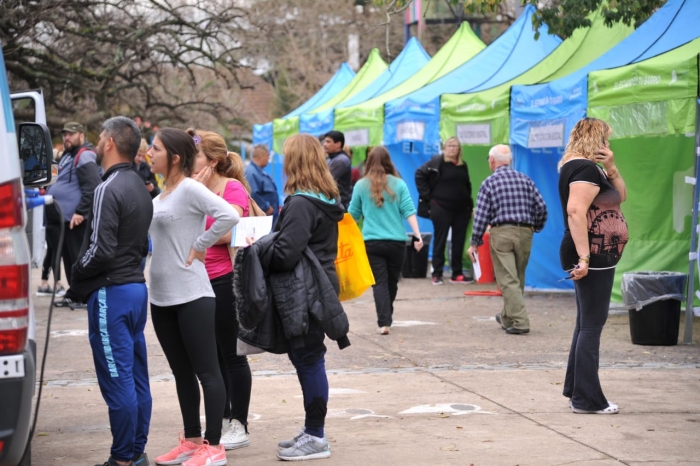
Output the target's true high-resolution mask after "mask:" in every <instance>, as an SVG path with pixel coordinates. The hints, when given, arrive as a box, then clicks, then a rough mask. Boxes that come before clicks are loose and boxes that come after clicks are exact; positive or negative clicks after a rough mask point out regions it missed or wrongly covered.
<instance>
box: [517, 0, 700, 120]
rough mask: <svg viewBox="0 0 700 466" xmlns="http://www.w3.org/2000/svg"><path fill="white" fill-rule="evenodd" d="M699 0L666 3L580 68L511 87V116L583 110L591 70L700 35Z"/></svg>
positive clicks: (545, 117) (526, 117)
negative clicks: (547, 78)
mask: <svg viewBox="0 0 700 466" xmlns="http://www.w3.org/2000/svg"><path fill="white" fill-rule="evenodd" d="M698 24H700V1H698V0H668V2H667V3H666V4H665V5H664V6H662V7H661V8H660V9H659V10H658V11H657V12H656V13H654V15H652V16H651V18H649V19H648V20H647V21H646V22H644V23H643V24H642V25H641V26H640V27H639V28H638V29H637V30H636V31H634V32H633V33H632V34H630V35H629V36H628V37H627V38H626V39H624V40H623V41H621V42H620V43H619V44H618V45H617V46H615V47H614V48H612V49H611V50H609V51H608V52H607V53H605V54H604V55H602V56H600V57H599V58H598V59H596V60H595V61H593V62H592V63H589V64H588V65H586V66H584V67H583V68H581V69H579V70H577V71H575V72H573V73H571V74H569V75H567V76H566V77H564V78H561V79H557V80H555V81H551V82H549V83H545V84H536V85H531V86H513V88H512V91H511V100H512V106H511V114H512V115H513V117H516V118H518V119H522V120H551V119H556V118H561V117H562V116H565V115H568V114H570V113H571V112H572V111H573V109H576V108H586V103H587V84H586V78H587V75H588V73H590V72H592V71H597V70H602V69H608V68H616V67H619V66H623V65H627V64H629V63H633V62H635V61H637V60H639V59H642V58H644V57H646V58H650V57H651V56H652V55H650V54H659V53H663V52H664V51H667V50H669V49H672V48H675V47H678V46H680V45H682V44H684V43H686V42H689V41H691V40H693V39H695V38H697V37H698V36H700V28H698V27H697V25H698Z"/></svg>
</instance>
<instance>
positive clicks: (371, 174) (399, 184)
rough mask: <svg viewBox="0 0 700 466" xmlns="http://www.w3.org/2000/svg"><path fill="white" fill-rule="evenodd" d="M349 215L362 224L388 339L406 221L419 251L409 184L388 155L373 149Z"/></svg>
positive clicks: (381, 324) (379, 312)
mask: <svg viewBox="0 0 700 466" xmlns="http://www.w3.org/2000/svg"><path fill="white" fill-rule="evenodd" d="M348 212H349V213H350V215H352V217H353V218H354V219H355V220H356V221H359V220H360V219H364V221H363V224H362V236H364V240H365V247H366V250H367V257H368V258H369V263H370V266H371V268H372V273H373V274H374V280H375V282H376V283H375V284H374V286H373V287H372V291H373V293H374V305H375V307H376V310H377V325H378V326H379V329H378V333H379V334H380V335H388V334H389V327H391V323H392V315H393V313H394V300H395V299H396V293H397V291H398V282H399V276H400V274H401V269H402V268H403V262H404V254H405V250H406V230H405V227H404V223H403V221H404V219H405V220H407V221H408V224H409V225H410V226H411V230H412V231H413V247H414V248H415V249H416V251H420V250H421V248H422V247H423V240H422V238H421V235H420V231H419V230H418V221H417V219H416V209H415V206H414V205H413V200H412V199H411V195H410V194H409V192H408V186H406V183H405V182H404V181H403V180H402V179H401V178H399V177H398V174H397V172H396V168H395V167H394V164H393V163H392V162H391V158H390V157H389V152H388V151H387V150H386V149H385V148H384V147H381V146H378V147H375V148H374V149H372V150H371V151H370V153H369V155H368V156H367V160H366V161H365V176H364V178H362V179H361V180H360V181H358V182H357V184H356V185H355V189H354V190H353V194H352V200H351V201H350V208H349V209H348Z"/></svg>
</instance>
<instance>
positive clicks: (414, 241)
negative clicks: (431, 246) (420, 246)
mask: <svg viewBox="0 0 700 466" xmlns="http://www.w3.org/2000/svg"><path fill="white" fill-rule="evenodd" d="M420 240H421V239H420V238H418V237H417V236H416V235H411V245H412V244H413V243H417V242H419V241H420Z"/></svg>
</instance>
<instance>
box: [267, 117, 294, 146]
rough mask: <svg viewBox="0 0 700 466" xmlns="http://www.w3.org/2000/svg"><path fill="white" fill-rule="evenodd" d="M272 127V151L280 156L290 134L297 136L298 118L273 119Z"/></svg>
mask: <svg viewBox="0 0 700 466" xmlns="http://www.w3.org/2000/svg"><path fill="white" fill-rule="evenodd" d="M272 127H273V130H272V137H273V147H272V150H273V151H275V152H277V153H278V154H281V153H282V147H284V141H286V140H287V138H288V137H289V136H291V135H292V134H297V133H298V132H299V117H298V116H295V117H291V118H275V120H274V121H273V122H272Z"/></svg>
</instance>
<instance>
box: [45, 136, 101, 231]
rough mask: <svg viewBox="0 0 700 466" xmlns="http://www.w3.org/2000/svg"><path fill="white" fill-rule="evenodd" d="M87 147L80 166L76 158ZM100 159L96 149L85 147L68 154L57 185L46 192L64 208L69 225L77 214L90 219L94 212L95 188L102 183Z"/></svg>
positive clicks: (61, 166)
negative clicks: (92, 209) (91, 212)
mask: <svg viewBox="0 0 700 466" xmlns="http://www.w3.org/2000/svg"><path fill="white" fill-rule="evenodd" d="M83 147H84V148H86V150H84V151H83V152H82V153H81V154H80V158H79V159H78V160H77V163H76V155H77V154H78V152H79V151H80V149H81V148H83ZM96 157H97V156H96V155H95V148H94V147H92V146H91V145H90V144H85V145H83V146H81V147H79V148H76V149H74V150H73V151H71V152H64V154H63V156H62V157H61V160H60V162H58V177H57V178H56V182H55V183H54V184H53V185H51V186H49V188H48V189H47V190H46V191H47V194H51V195H52V196H53V197H54V200H55V201H56V203H58V205H59V206H61V212H63V220H64V221H65V222H70V220H71V217H73V214H79V215H82V216H83V217H87V215H88V214H89V213H90V209H91V208H92V200H93V197H94V195H95V188H96V187H97V185H98V184H100V183H101V182H102V178H101V177H102V169H101V168H100V167H99V166H98V165H97V162H96ZM56 221H59V220H56ZM52 223H53V222H52Z"/></svg>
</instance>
